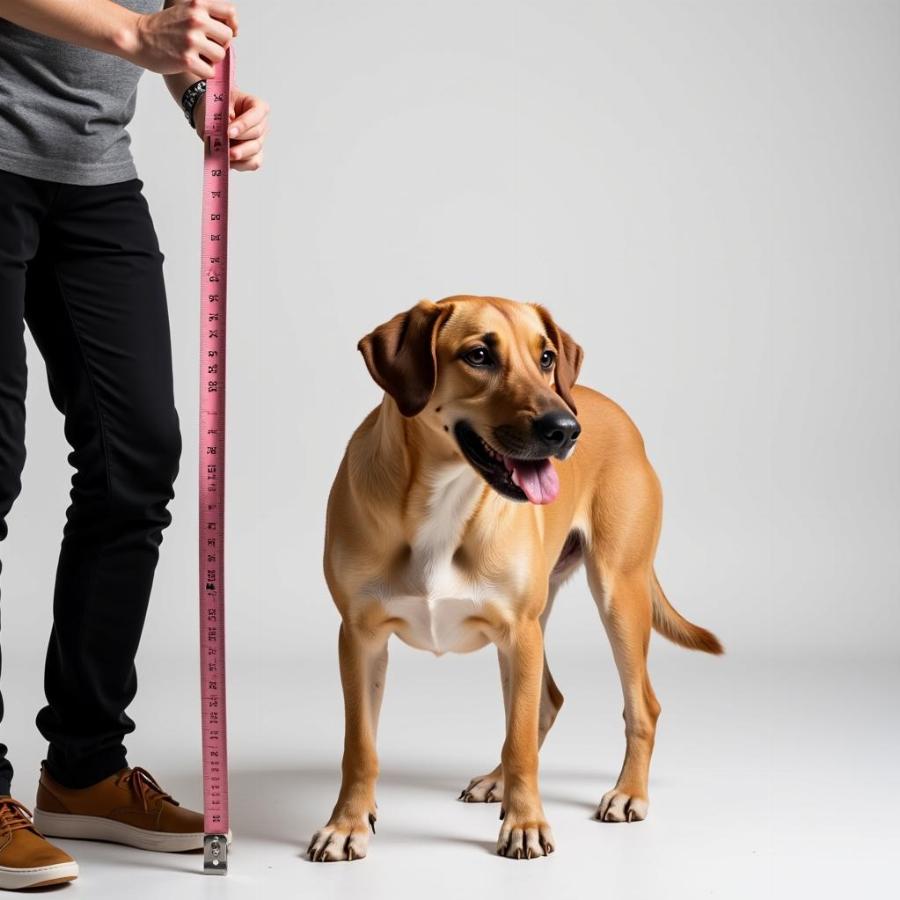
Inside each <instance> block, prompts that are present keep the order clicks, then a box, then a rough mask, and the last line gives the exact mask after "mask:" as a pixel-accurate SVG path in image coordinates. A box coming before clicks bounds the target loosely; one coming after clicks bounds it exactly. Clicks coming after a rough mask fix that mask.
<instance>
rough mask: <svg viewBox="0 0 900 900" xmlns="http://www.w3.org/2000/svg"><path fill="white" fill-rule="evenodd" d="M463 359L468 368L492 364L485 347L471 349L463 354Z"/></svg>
mask: <svg viewBox="0 0 900 900" xmlns="http://www.w3.org/2000/svg"><path fill="white" fill-rule="evenodd" d="M463 359H464V360H465V361H466V362H467V363H468V364H469V365H470V366H476V367H481V366H489V365H490V364H491V362H492V360H491V355H490V353H488V349H487V347H473V348H472V349H471V350H468V351H467V352H466V353H464V354H463Z"/></svg>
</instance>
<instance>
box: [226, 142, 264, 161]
mask: <svg viewBox="0 0 900 900" xmlns="http://www.w3.org/2000/svg"><path fill="white" fill-rule="evenodd" d="M261 151H262V141H261V140H253V141H239V142H238V143H237V144H232V145H231V150H230V151H229V156H230V157H231V161H232V162H247V161H249V160H251V159H252V158H253V157H254V156H258V155H259V154H260V152H261Z"/></svg>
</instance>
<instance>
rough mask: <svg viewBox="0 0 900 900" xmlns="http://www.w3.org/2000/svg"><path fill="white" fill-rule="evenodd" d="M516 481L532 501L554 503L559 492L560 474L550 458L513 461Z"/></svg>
mask: <svg viewBox="0 0 900 900" xmlns="http://www.w3.org/2000/svg"><path fill="white" fill-rule="evenodd" d="M513 473H514V475H515V479H514V480H515V482H516V484H518V485H519V487H520V488H522V490H523V491H524V492H525V496H526V497H527V498H528V499H529V500H530V501H531V502H532V503H552V502H553V501H554V500H555V499H556V498H557V495H558V494H559V476H558V475H557V474H556V469H554V468H553V465H552V463H551V462H550V460H549V459H536V460H525V459H517V460H515V461H514V462H513Z"/></svg>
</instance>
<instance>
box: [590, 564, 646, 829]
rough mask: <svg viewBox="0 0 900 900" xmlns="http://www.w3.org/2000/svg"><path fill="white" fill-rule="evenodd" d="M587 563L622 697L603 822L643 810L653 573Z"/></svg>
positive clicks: (642, 813)
mask: <svg viewBox="0 0 900 900" xmlns="http://www.w3.org/2000/svg"><path fill="white" fill-rule="evenodd" d="M585 563H586V568H587V575H588V584H589V585H590V588H591V592H592V593H593V595H594V600H595V601H596V603H597V608H598V609H599V611H600V618H601V619H602V620H603V625H604V627H605V628H606V633H607V635H608V636H609V641H610V644H612V651H613V657H614V659H615V662H616V668H617V669H618V671H619V678H620V680H621V682H622V693H623V695H624V699H625V710H624V713H623V716H624V719H625V741H626V750H625V762H624V763H623V765H622V771H621V773H620V774H619V779H618V781H617V782H616V786H615V787H614V788H613V789H612V790H610V791H607V792H606V794H604V795H603V799H602V800H601V801H600V806H599V807H598V809H597V813H596V815H595V818H597V819H599V820H600V821H603V822H632V821H635V820H640V819H643V818H645V817H646V815H647V807H648V793H647V780H648V777H649V772H650V757H651V754H652V753H653V742H654V739H655V736H656V721H657V719H658V718H659V713H660V706H659V702H658V701H657V699H656V695H655V694H654V693H653V687H652V686H651V684H650V677H649V675H648V674H647V649H648V646H649V642H650V629H651V625H652V620H653V608H652V597H651V573H650V572H648V571H635V572H631V573H629V574H628V575H622V574H616V575H609V574H607V573H606V572H604V571H602V567H601V565H600V563H599V561H598V559H597V558H596V557H594V558H588V559H586V560H585Z"/></svg>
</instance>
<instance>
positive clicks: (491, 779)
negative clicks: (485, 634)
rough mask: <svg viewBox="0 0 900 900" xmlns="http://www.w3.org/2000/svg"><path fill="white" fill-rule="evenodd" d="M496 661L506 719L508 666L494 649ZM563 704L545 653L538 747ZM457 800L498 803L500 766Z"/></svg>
mask: <svg viewBox="0 0 900 900" xmlns="http://www.w3.org/2000/svg"><path fill="white" fill-rule="evenodd" d="M558 589H559V583H553V582H551V584H550V594H549V596H548V598H547V605H546V607H545V608H544V612H543V613H542V615H541V631H542V632H543V631H545V630H546V627H547V619H548V618H549V617H550V611H551V609H552V608H553V601H554V600H555V599H556V592H557V590H558ZM497 659H498V660H499V662H500V685H501V687H502V688H503V708H504V711H505V716H506V718H507V719H509V663H508V661H507V659H506V657H505V656H504V655H503V652H502V651H501V650H499V649H498V650H497ZM562 705H563V695H562V692H561V691H560V689H559V688H558V687H557V686H556V682H555V681H554V680H553V675H552V674H551V673H550V666H549V665H548V664H547V654H546V653H544V677H543V683H542V685H541V711H540V718H539V726H538V727H539V730H538V746H539V747H541V746H543V744H544V738H545V737H546V736H547V732H548V731H549V730H550V728H551V727H552V725H553V723H554V722H555V721H556V717H557V715H558V714H559V711H560V709H562ZM459 799H460V800H462V801H464V802H466V803H499V802H500V800H502V799H503V766H502V765H500V764H499V763H498V764H497V766H496V768H494V769H492V770H491V771H490V772H488V773H487V774H486V775H478V776H477V777H476V778H473V779H472V780H471V781H470V782H469V785H468V787H466V788H464V789H463V791H462V793H461V794H460V795H459Z"/></svg>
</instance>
